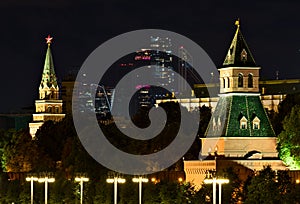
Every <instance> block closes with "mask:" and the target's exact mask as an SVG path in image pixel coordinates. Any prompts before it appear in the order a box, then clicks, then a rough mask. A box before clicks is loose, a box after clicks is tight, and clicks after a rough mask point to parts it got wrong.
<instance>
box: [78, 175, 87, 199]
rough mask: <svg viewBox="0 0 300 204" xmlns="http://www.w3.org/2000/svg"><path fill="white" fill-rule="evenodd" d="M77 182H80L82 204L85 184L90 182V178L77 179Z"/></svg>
mask: <svg viewBox="0 0 300 204" xmlns="http://www.w3.org/2000/svg"><path fill="white" fill-rule="evenodd" d="M75 181H76V182H80V204H82V201H83V182H88V181H89V178H86V177H83V176H81V177H75Z"/></svg>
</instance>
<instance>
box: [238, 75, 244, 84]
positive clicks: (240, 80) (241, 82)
mask: <svg viewBox="0 0 300 204" xmlns="http://www.w3.org/2000/svg"><path fill="white" fill-rule="evenodd" d="M243 80H244V77H243V74H241V73H239V78H238V87H243V85H244V83H243Z"/></svg>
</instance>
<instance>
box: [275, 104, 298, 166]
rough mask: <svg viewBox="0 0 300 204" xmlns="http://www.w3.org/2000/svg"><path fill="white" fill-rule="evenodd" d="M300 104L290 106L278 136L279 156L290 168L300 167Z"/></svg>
mask: <svg viewBox="0 0 300 204" xmlns="http://www.w3.org/2000/svg"><path fill="white" fill-rule="evenodd" d="M299 135H300V105H296V106H294V107H293V108H292V110H291V112H290V114H288V115H287V116H286V117H285V119H284V121H283V131H282V132H281V133H280V134H279V136H278V147H279V156H280V158H281V159H282V160H283V161H284V162H285V163H286V164H287V165H289V166H290V167H291V168H293V169H300V137H299Z"/></svg>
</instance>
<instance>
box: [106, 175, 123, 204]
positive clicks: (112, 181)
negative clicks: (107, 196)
mask: <svg viewBox="0 0 300 204" xmlns="http://www.w3.org/2000/svg"><path fill="white" fill-rule="evenodd" d="M106 182H107V183H113V184H114V204H117V201H118V199H117V198H118V196H117V193H118V183H125V182H126V180H125V179H124V178H120V177H118V176H115V177H114V178H108V179H106Z"/></svg>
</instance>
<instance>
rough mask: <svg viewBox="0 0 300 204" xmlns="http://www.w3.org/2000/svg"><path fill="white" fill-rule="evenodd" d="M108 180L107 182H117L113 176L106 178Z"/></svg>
mask: <svg viewBox="0 0 300 204" xmlns="http://www.w3.org/2000/svg"><path fill="white" fill-rule="evenodd" d="M106 182H107V183H113V182H115V180H114V179H113V178H108V179H106Z"/></svg>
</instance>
